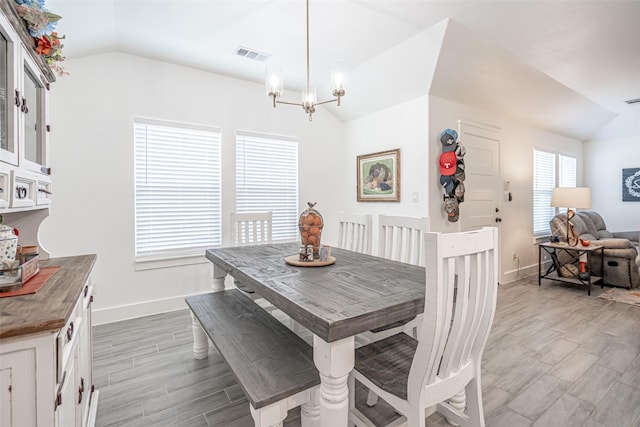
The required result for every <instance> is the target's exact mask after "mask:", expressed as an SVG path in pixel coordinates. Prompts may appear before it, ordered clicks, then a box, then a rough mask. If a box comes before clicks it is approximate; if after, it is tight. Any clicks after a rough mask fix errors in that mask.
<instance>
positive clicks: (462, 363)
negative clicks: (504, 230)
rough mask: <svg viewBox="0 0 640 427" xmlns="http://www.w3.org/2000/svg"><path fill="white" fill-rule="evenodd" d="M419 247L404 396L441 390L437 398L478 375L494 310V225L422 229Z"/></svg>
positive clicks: (495, 251)
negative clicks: (416, 312)
mask: <svg viewBox="0 0 640 427" xmlns="http://www.w3.org/2000/svg"><path fill="white" fill-rule="evenodd" d="M425 247H426V264H427V265H426V274H427V277H426V293H425V307H424V317H423V320H422V327H421V328H420V329H419V330H420V332H419V338H418V348H417V350H416V353H415V356H414V358H413V363H412V365H411V371H410V373H409V383H408V389H407V392H408V400H412V399H419V400H422V399H424V398H425V397H424V396H422V397H420V396H421V393H425V394H429V393H435V394H436V395H437V394H440V393H442V396H444V397H442V399H436V401H439V400H440V401H441V400H444V399H447V398H448V397H450V396H452V395H454V394H455V393H457V392H459V391H460V388H461V384H465V383H466V382H468V381H469V379H470V378H473V377H476V376H477V375H479V370H480V360H481V358H482V351H483V350H484V346H485V343H486V341H487V337H488V336H489V330H490V328H491V324H492V322H493V316H494V313H495V309H496V297H497V291H498V289H497V287H498V259H499V258H498V229H497V228H489V227H487V228H483V229H482V230H475V231H469V232H463V233H449V234H440V233H427V234H426V235H425ZM443 382H449V384H450V386H446V385H445V384H443ZM429 399H430V400H433V396H431V397H429Z"/></svg>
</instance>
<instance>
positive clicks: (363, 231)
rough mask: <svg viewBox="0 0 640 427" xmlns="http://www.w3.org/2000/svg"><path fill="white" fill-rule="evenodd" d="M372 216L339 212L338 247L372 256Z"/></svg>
mask: <svg viewBox="0 0 640 427" xmlns="http://www.w3.org/2000/svg"><path fill="white" fill-rule="evenodd" d="M371 232H372V227H371V214H354V213H345V212H338V247H339V248H341V249H347V250H349V251H354V252H360V253H364V254H368V255H370V254H371Z"/></svg>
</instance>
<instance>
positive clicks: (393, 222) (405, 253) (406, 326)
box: [356, 214, 429, 406]
mask: <svg viewBox="0 0 640 427" xmlns="http://www.w3.org/2000/svg"><path fill="white" fill-rule="evenodd" d="M378 230H379V231H378V242H379V244H378V256H379V257H383V258H387V259H390V260H393V261H400V262H404V263H407V264H413V265H419V266H424V233H425V232H427V231H429V218H427V217H421V218H416V217H407V216H397V215H382V214H380V215H379V216H378ZM421 321H422V317H421V316H415V317H411V318H409V319H404V320H400V321H398V322H394V323H391V324H389V325H386V326H383V327H380V328H377V329H373V330H371V331H367V332H363V333H361V334H358V335H357V336H356V343H357V345H358V346H362V345H365V344H367V343H372V342H376V341H379V340H382V339H385V338H388V337H390V336H393V335H396V334H400V333H403V332H405V333H408V334H410V335H411V336H413V337H414V338H417V336H418V335H417V334H418V327H419V326H420V322H421ZM377 402H378V396H377V395H376V394H375V393H374V392H373V391H369V395H368V397H367V405H369V406H373V405H375V404H376V403H377Z"/></svg>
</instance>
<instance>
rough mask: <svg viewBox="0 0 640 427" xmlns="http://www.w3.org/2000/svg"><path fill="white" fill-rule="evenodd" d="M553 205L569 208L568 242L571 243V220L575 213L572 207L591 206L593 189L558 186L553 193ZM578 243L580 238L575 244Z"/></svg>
mask: <svg viewBox="0 0 640 427" xmlns="http://www.w3.org/2000/svg"><path fill="white" fill-rule="evenodd" d="M551 206H553V207H555V208H567V240H566V242H567V244H570V243H569V220H570V219H571V218H573V215H575V211H572V210H571V208H581V209H583V208H590V207H591V189H590V188H588V187H556V188H554V189H553V193H551ZM576 244H578V239H576V242H575V244H574V245H573V246H575V245H576Z"/></svg>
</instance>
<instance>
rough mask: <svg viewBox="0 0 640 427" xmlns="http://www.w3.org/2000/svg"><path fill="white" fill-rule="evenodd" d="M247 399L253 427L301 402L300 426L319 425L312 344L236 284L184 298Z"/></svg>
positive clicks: (278, 420) (277, 422) (270, 422)
mask: <svg viewBox="0 0 640 427" xmlns="http://www.w3.org/2000/svg"><path fill="white" fill-rule="evenodd" d="M185 300H186V302H187V305H188V306H189V308H190V309H191V312H192V313H193V316H194V317H195V319H196V320H197V321H198V322H199V323H200V326H201V327H202V329H203V330H204V332H205V333H206V334H207V335H208V337H209V339H210V340H211V342H213V345H214V346H215V347H216V348H217V349H218V352H219V353H220V355H222V357H223V358H224V360H225V361H226V362H227V364H228V365H229V367H230V368H231V371H232V372H233V374H234V376H235V377H236V379H237V381H238V383H239V384H240V387H241V388H242V391H243V392H244V394H245V396H246V397H247V399H248V400H249V403H250V404H251V415H252V416H253V419H254V421H255V425H256V427H262V426H281V425H282V421H283V420H284V419H285V418H286V416H287V411H288V410H289V409H292V408H295V407H296V406H299V405H302V407H301V418H302V425H303V426H305V427H306V426H319V425H320V403H319V390H318V389H319V384H320V376H319V374H318V371H317V369H316V367H315V365H314V363H313V349H312V348H311V346H310V345H309V344H307V343H306V342H304V341H303V340H302V339H301V338H300V337H298V336H297V335H296V334H294V333H293V332H292V331H291V330H290V329H288V328H287V327H286V326H285V325H283V324H282V323H280V322H279V321H278V320H277V319H275V318H274V317H273V316H271V315H270V314H269V313H267V312H266V311H265V310H263V309H262V308H261V307H260V306H258V305H257V304H256V303H255V302H253V301H252V300H251V299H249V298H247V297H246V296H244V295H242V294H241V293H240V291H238V290H237V289H230V290H225V291H222V292H213V293H208V294H203V295H197V296H192V297H188V298H186V299H185Z"/></svg>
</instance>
